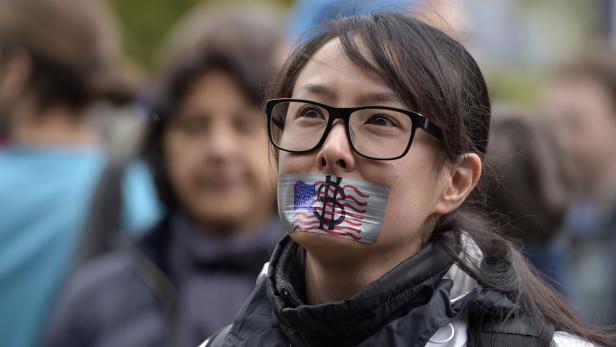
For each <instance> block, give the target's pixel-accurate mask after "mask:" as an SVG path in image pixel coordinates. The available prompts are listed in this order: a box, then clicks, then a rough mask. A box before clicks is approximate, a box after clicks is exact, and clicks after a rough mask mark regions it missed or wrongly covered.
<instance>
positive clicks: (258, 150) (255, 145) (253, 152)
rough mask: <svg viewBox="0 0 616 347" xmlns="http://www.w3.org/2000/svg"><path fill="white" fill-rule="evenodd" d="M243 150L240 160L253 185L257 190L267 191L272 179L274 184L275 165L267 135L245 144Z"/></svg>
mask: <svg viewBox="0 0 616 347" xmlns="http://www.w3.org/2000/svg"><path fill="white" fill-rule="evenodd" d="M244 148H245V151H244V152H243V153H242V160H243V162H244V164H245V169H246V171H247V173H248V174H249V176H251V180H252V181H253V184H256V188H257V189H259V190H263V189H269V188H270V187H271V186H272V179H273V180H274V182H275V177H276V176H275V174H276V164H275V160H274V154H273V153H270V148H269V142H268V139H267V134H263V136H259V137H258V138H256V139H253V140H251V141H250V142H249V143H246V144H245V146H244Z"/></svg>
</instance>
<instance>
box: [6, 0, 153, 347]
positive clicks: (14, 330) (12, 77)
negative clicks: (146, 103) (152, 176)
mask: <svg viewBox="0 0 616 347" xmlns="http://www.w3.org/2000/svg"><path fill="white" fill-rule="evenodd" d="M114 25H115V23H114V21H113V17H112V16H111V14H110V13H109V11H108V10H107V8H106V7H105V6H104V4H103V3H102V2H99V1H80V0H31V1H21V0H0V122H2V123H3V125H2V126H0V128H2V129H0V132H2V133H3V134H0V137H2V136H3V135H4V137H5V144H4V145H0V264H2V265H0V307H1V309H0V322H1V323H0V345H2V346H6V347H13V346H15V347H29V346H35V345H37V343H38V342H40V335H41V334H40V331H41V328H42V326H43V325H44V323H45V321H46V319H47V315H48V312H49V309H50V307H51V306H52V305H53V303H54V302H55V297H56V294H57V292H58V290H59V288H60V286H61V284H62V282H63V279H64V278H65V276H66V274H67V272H68V271H69V269H70V268H71V264H72V260H71V259H72V258H71V256H72V255H73V253H74V252H75V246H76V244H77V243H78V240H79V239H80V237H81V236H80V235H81V231H82V229H83V223H84V220H85V219H86V215H87V213H88V206H89V204H90V200H91V197H92V193H93V191H94V188H95V185H96V182H97V181H98V179H99V177H100V175H101V172H102V171H103V169H104V167H105V165H106V163H107V158H106V156H105V153H104V151H103V149H102V145H103V143H102V138H101V136H100V134H99V132H98V129H97V127H96V125H95V123H96V121H97V120H95V119H92V117H91V116H90V111H91V106H93V104H95V103H96V104H99V103H106V104H112V105H116V104H121V103H126V102H130V101H131V100H132V98H133V94H134V91H135V88H136V79H135V76H134V74H133V73H132V72H130V73H129V70H128V69H124V67H125V66H126V65H124V62H123V61H122V57H121V56H120V51H119V42H118V37H117V35H116V34H117V33H116V32H115V27H114ZM1 141H2V140H1V139H0V142H1ZM146 173H147V172H145V171H143V170H137V171H135V172H133V174H131V175H130V176H131V178H130V181H131V182H132V183H134V184H135V185H133V186H132V188H131V190H130V191H129V192H128V195H127V199H128V200H129V201H127V204H126V207H127V209H126V211H124V212H126V213H125V217H126V218H127V219H130V220H131V221H133V222H134V224H132V227H134V228H135V230H136V229H138V228H140V227H143V226H144V225H147V224H148V223H151V222H152V221H153V219H154V218H155V215H156V210H155V204H154V199H155V196H154V195H153V194H151V193H150V192H151V191H152V189H151V188H149V187H150V186H151V184H150V186H149V185H148V181H147V178H148V177H147V175H146ZM135 199H136V200H135ZM137 201H139V202H137ZM143 202H145V203H143Z"/></svg>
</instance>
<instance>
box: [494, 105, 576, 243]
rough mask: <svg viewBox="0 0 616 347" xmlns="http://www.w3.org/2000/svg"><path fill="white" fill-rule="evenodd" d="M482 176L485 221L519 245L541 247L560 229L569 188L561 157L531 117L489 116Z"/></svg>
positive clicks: (515, 114)
mask: <svg viewBox="0 0 616 347" xmlns="http://www.w3.org/2000/svg"><path fill="white" fill-rule="evenodd" d="M485 163H486V165H487V166H489V167H490V168H491V170H492V174H491V175H487V176H485V177H484V184H485V191H486V198H487V202H488V206H490V208H493V209H494V213H492V211H490V219H491V220H492V221H494V222H495V224H497V225H498V226H499V228H500V229H501V230H502V232H503V234H504V236H506V237H507V238H509V239H510V240H513V241H520V242H521V243H522V244H525V243H528V242H531V243H544V242H548V241H549V240H551V239H552V238H553V237H554V236H555V234H556V233H557V232H558V231H559V230H560V227H561V224H562V219H563V217H564V214H565V211H566V209H567V206H568V205H569V202H570V196H571V189H572V187H571V183H570V179H569V176H568V172H567V168H566V165H565V161H564V157H563V152H562V150H561V148H560V147H559V146H558V144H557V141H556V139H555V138H554V136H552V133H551V132H550V131H548V129H547V127H546V126H545V124H544V123H542V122H539V121H538V120H537V117H536V115H534V114H531V113H526V112H522V111H504V110H503V111H500V112H498V113H496V114H495V115H494V117H492V126H491V128H490V141H489V145H488V154H487V156H486V160H485Z"/></svg>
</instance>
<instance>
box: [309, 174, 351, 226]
mask: <svg viewBox="0 0 616 347" xmlns="http://www.w3.org/2000/svg"><path fill="white" fill-rule="evenodd" d="M341 181H342V177H337V178H336V181H335V182H332V180H331V176H330V175H327V176H326V179H325V183H323V184H322V185H321V186H320V187H319V190H318V192H317V199H318V200H319V201H321V202H322V203H323V208H322V210H321V211H319V210H318V209H317V208H316V207H313V209H312V213H314V216H315V217H317V219H318V220H319V222H320V225H319V228H321V229H323V226H324V225H327V228H328V230H334V227H335V226H336V225H338V224H340V223H342V222H343V221H344V217H345V215H346V212H345V211H344V206H342V204H341V203H340V201H339V199H337V197H338V194H340V196H341V197H340V199H345V197H346V196H345V194H344V189H342V187H340V182H341ZM330 187H333V188H334V189H333V194H332V195H331V196H330V193H329V190H330V189H329V188H330ZM328 207H330V212H329V213H327V208H328ZM336 209H338V214H339V215H340V217H338V218H334V212H336ZM327 215H330V216H331V218H327Z"/></svg>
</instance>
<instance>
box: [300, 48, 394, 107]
mask: <svg viewBox="0 0 616 347" xmlns="http://www.w3.org/2000/svg"><path fill="white" fill-rule="evenodd" d="M358 46H359V48H360V51H361V52H362V54H363V55H364V56H365V57H366V58H367V60H368V61H369V62H370V63H371V64H374V58H373V57H372V56H371V55H370V54H368V53H367V51H366V49H365V48H362V45H361V43H360V42H358ZM293 97H296V98H305V99H317V100H319V101H323V102H329V103H338V104H340V103H350V104H354V105H356V104H357V103H358V102H359V103H364V102H361V101H365V102H368V101H385V102H388V101H389V102H390V103H397V104H399V103H400V102H399V100H398V98H397V97H396V95H395V93H394V91H393V90H392V89H391V88H390V87H389V86H387V84H386V83H385V82H384V81H383V79H382V78H380V77H379V76H377V75H376V74H375V73H373V72H370V71H366V70H365V69H363V68H361V67H360V66H358V65H357V64H355V63H354V62H353V61H351V59H350V58H349V57H348V56H347V54H346V53H345V52H344V50H343V48H342V45H341V43H340V40H339V39H338V38H334V39H332V40H330V41H328V42H327V43H326V44H325V45H323V47H321V48H320V49H319V50H317V52H316V53H315V54H314V55H313V56H312V57H311V58H310V59H309V61H308V62H307V63H306V65H305V66H304V68H303V69H302V71H301V72H300V74H299V76H298V78H297V80H296V82H295V85H294V86H293ZM340 106H344V105H340ZM347 106H352V105H347Z"/></svg>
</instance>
